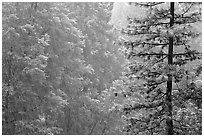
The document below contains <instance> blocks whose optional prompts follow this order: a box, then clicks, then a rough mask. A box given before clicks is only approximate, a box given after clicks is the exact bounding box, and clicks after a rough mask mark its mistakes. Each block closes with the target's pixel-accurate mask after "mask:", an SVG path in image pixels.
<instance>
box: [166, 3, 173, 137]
mask: <svg viewBox="0 0 204 137" xmlns="http://www.w3.org/2000/svg"><path fill="white" fill-rule="evenodd" d="M170 13H171V18H170V27H171V28H170V29H172V26H173V24H174V2H171V3H170ZM170 33H171V32H170ZM172 64H173V35H172V34H170V35H169V50H168V65H169V66H171V65H172ZM166 134H168V135H173V134H174V131H173V118H172V75H171V73H170V74H168V81H167V91H166Z"/></svg>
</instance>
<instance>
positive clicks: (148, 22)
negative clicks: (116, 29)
mask: <svg viewBox="0 0 204 137" xmlns="http://www.w3.org/2000/svg"><path fill="white" fill-rule="evenodd" d="M132 4H134V5H135V6H136V8H138V9H139V8H142V10H144V11H145V12H146V15H138V16H136V17H135V18H134V17H128V21H129V25H128V27H127V29H124V30H123V31H122V33H123V34H124V35H123V36H122V38H121V39H120V40H121V43H123V45H124V47H125V49H124V52H125V54H126V56H127V58H128V60H129V65H128V67H129V73H126V77H127V78H128V79H129V80H128V81H126V83H128V85H129V90H127V91H126V93H125V94H127V95H128V98H129V100H131V99H133V98H135V96H137V97H136V98H137V99H136V100H134V101H132V102H131V103H127V104H123V105H124V109H123V110H124V112H125V113H126V116H125V117H126V120H127V126H126V128H125V130H124V131H125V132H126V133H127V134H169V135H172V134H201V129H202V128H201V126H202V124H201V100H202V98H201V97H202V96H201V83H199V82H198V81H199V79H200V78H199V77H200V76H201V71H202V67H201V50H200V49H201V39H200V37H199V36H200V34H201V31H200V30H199V29H200V28H199V27H201V3H195V2H188V3H183V2H181V3H174V2H171V3H163V2H145V3H143V2H140V3H132Z"/></svg>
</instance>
